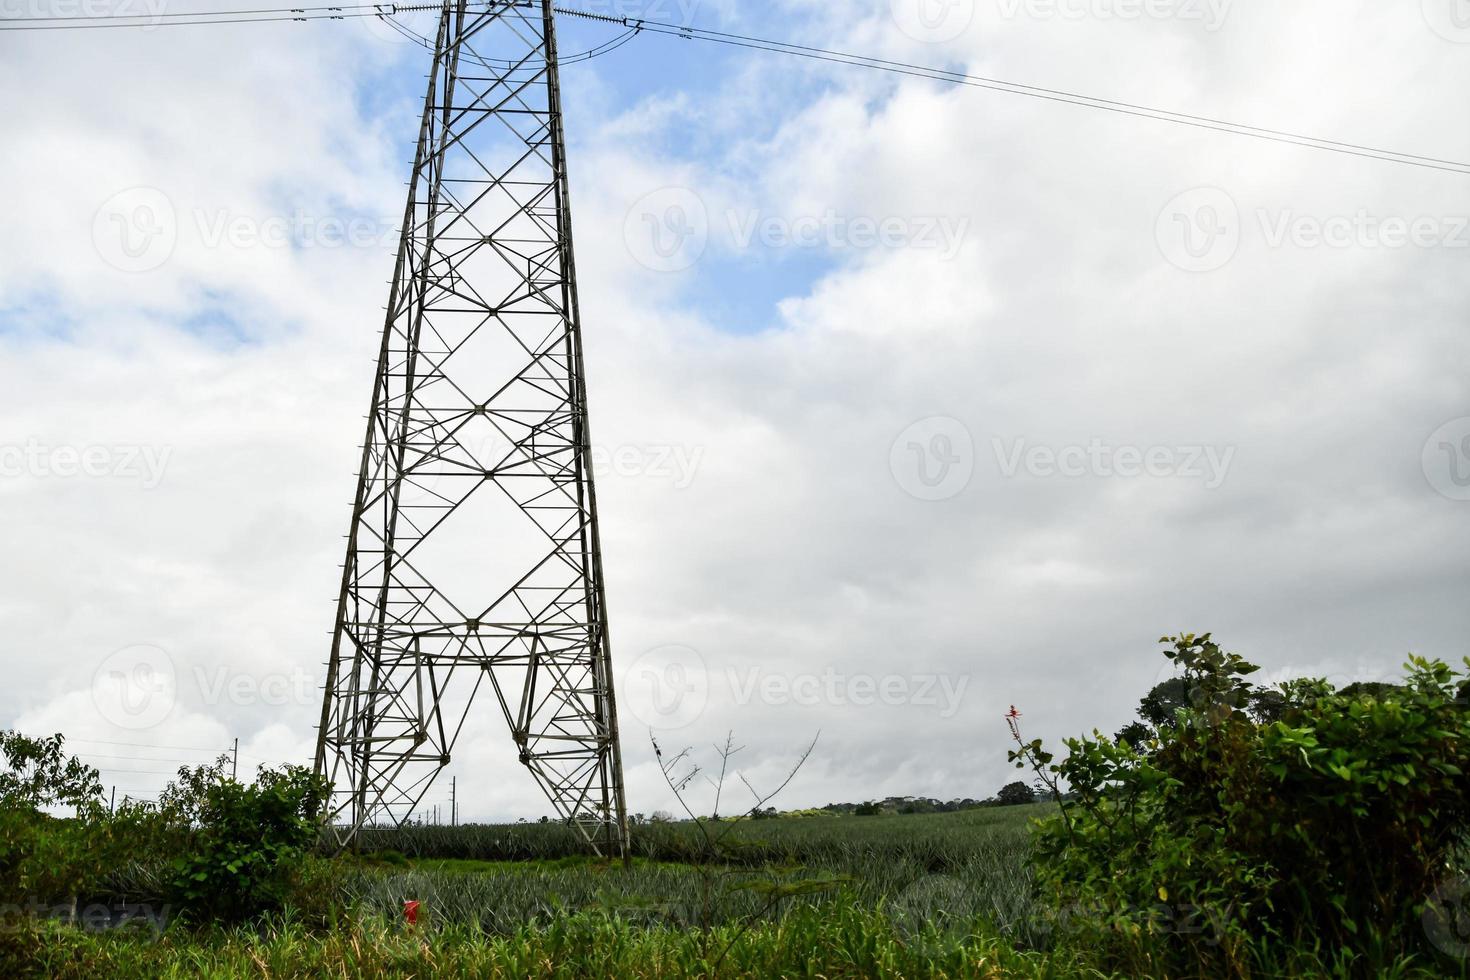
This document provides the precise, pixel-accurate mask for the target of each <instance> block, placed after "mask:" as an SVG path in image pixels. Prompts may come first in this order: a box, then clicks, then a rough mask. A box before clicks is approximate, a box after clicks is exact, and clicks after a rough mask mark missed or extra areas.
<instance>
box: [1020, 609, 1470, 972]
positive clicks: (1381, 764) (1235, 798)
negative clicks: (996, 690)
mask: <svg viewBox="0 0 1470 980" xmlns="http://www.w3.org/2000/svg"><path fill="white" fill-rule="evenodd" d="M1163 642H1165V643H1168V644H1170V648H1169V649H1168V650H1167V652H1166V654H1165V655H1166V656H1167V657H1168V658H1169V659H1170V660H1172V661H1174V663H1175V664H1176V665H1177V666H1178V667H1180V668H1181V676H1180V677H1179V678H1178V680H1179V682H1180V683H1179V684H1178V685H1177V688H1176V689H1175V690H1174V691H1173V692H1172V693H1174V694H1175V695H1176V696H1177V697H1178V698H1179V705H1180V706H1178V707H1176V709H1175V711H1174V715H1173V717H1172V718H1169V719H1164V718H1159V721H1160V722H1161V723H1160V724H1159V725H1158V728H1157V730H1156V732H1155V733H1154V737H1153V738H1152V739H1150V740H1148V741H1147V742H1144V743H1143V744H1141V745H1139V746H1137V747H1135V746H1134V745H1131V744H1129V743H1128V742H1114V741H1112V740H1110V739H1108V738H1106V737H1104V736H1101V735H1099V734H1097V733H1096V732H1094V733H1093V735H1092V736H1091V737H1084V738H1076V739H1069V740H1067V742H1066V747H1067V750H1068V755H1067V757H1066V758H1065V759H1063V760H1061V761H1060V762H1056V761H1054V758H1053V756H1052V755H1051V754H1050V753H1048V752H1046V751H1045V749H1044V748H1043V747H1042V745H1041V742H1040V740H1036V741H1032V742H1026V741H1025V740H1023V739H1021V738H1020V736H1019V730H1018V729H1013V731H1014V732H1015V734H1016V738H1017V741H1018V742H1019V743H1020V747H1019V748H1018V749H1017V750H1015V751H1013V752H1012V753H1011V758H1012V760H1013V761H1015V762H1016V764H1017V765H1018V766H1024V765H1027V764H1030V765H1032V766H1033V767H1035V768H1036V769H1037V771H1038V774H1039V775H1041V776H1042V777H1043V779H1045V780H1047V781H1049V783H1050V785H1051V786H1053V788H1055V789H1060V785H1061V784H1062V783H1065V784H1068V785H1069V786H1070V788H1071V790H1072V792H1073V793H1075V794H1076V798H1075V801H1074V802H1066V801H1063V802H1062V809H1061V811H1060V813H1059V814H1058V815H1057V816H1056V817H1055V818H1052V819H1049V820H1047V821H1045V822H1043V823H1042V824H1041V825H1040V827H1039V832H1038V835H1037V840H1036V845H1037V850H1036V862H1037V874H1038V879H1039V882H1040V884H1041V886H1042V888H1043V889H1045V890H1046V891H1047V892H1048V893H1049V895H1050V897H1051V899H1052V900H1053V901H1055V902H1057V903H1058V906H1059V907H1060V908H1063V909H1067V910H1071V912H1072V916H1071V919H1070V922H1071V923H1072V925H1073V926H1074V927H1075V928H1078V929H1080V930H1081V931H1082V932H1084V933H1087V934H1088V935H1086V936H1085V938H1086V939H1087V940H1088V941H1089V942H1092V943H1095V944H1098V945H1099V946H1101V947H1103V948H1106V949H1108V950H1110V951H1111V954H1112V955H1113V956H1114V957H1116V958H1117V959H1118V960H1120V961H1123V962H1125V963H1126V964H1127V965H1129V966H1131V967H1133V968H1134V969H1138V970H1143V969H1164V970H1166V971H1178V970H1200V969H1203V965H1204V964H1208V965H1209V966H1210V969H1211V971H1222V970H1223V971H1225V972H1229V973H1237V974H1238V973H1245V972H1248V971H1249V961H1250V959H1251V958H1252V957H1260V956H1262V955H1263V951H1268V950H1271V949H1277V950H1281V949H1285V948H1287V947H1289V946H1294V947H1297V948H1307V949H1311V948H1321V947H1325V948H1328V949H1340V950H1346V951H1349V952H1350V953H1352V954H1355V955H1357V956H1358V957H1359V960H1360V962H1359V965H1358V966H1356V967H1355V969H1363V967H1364V964H1377V963H1383V962H1387V961H1388V960H1390V959H1392V958H1394V957H1396V956H1398V955H1400V954H1401V953H1403V952H1406V951H1409V952H1412V951H1415V950H1421V951H1423V953H1424V954H1425V955H1427V956H1433V955H1434V953H1433V951H1432V949H1426V948H1425V947H1426V946H1427V943H1426V942H1425V937H1424V932H1423V929H1422V928H1421V926H1420V916H1421V914H1422V913H1423V911H1424V907H1425V902H1426V899H1427V898H1428V897H1429V896H1430V895H1431V894H1432V893H1433V892H1434V890H1435V888H1436V886H1437V885H1439V884H1441V883H1443V882H1445V881H1446V880H1448V879H1450V878H1452V877H1453V876H1454V875H1455V874H1456V873H1457V872H1461V871H1463V870H1464V869H1463V867H1461V866H1460V865H1459V861H1460V858H1459V857H1457V848H1458V847H1459V846H1460V845H1461V843H1462V841H1463V840H1464V838H1465V834H1466V828H1467V819H1470V778H1467V775H1466V773H1467V770H1470V712H1467V711H1466V709H1465V705H1464V703H1463V702H1460V701H1457V697H1458V694H1459V689H1458V687H1459V685H1460V684H1461V678H1459V677H1457V675H1456V674H1455V673H1454V671H1452V670H1451V669H1450V668H1449V667H1447V666H1446V665H1444V664H1443V663H1439V662H1430V661H1426V660H1423V659H1420V658H1411V659H1410V662H1409V664H1408V665H1407V670H1408V676H1407V677H1406V679H1405V681H1404V683H1403V684H1402V685H1397V686H1387V687H1382V688H1375V689H1361V688H1360V689H1358V690H1355V691H1352V692H1334V691H1333V690H1332V688H1331V686H1330V685H1328V684H1327V683H1326V682H1325V681H1310V682H1294V683H1292V684H1289V685H1282V686H1280V687H1278V688H1276V689H1275V691H1274V692H1271V693H1272V695H1273V696H1272V697H1263V692H1262V690H1261V689H1259V688H1255V687H1253V686H1252V685H1250V684H1249V683H1248V682H1247V681H1246V680H1245V678H1246V677H1247V676H1248V675H1249V674H1250V673H1252V672H1254V671H1255V670H1256V668H1255V667H1254V666H1253V665H1251V664H1249V663H1247V662H1245V661H1244V660H1242V659H1241V658H1240V657H1238V656H1236V655H1235V654H1230V653H1226V652H1224V651H1222V650H1221V649H1220V647H1219V646H1218V645H1217V644H1216V643H1215V642H1214V641H1213V640H1212V639H1211V637H1210V635H1209V634H1205V635H1203V636H1194V635H1192V634H1190V635H1185V636H1180V637H1166V638H1165V639H1164V641H1163ZM1466 665H1467V667H1470V660H1467V662H1466ZM1264 955H1269V954H1264ZM1161 961H1162V962H1161ZM1206 972H1209V971H1206Z"/></svg>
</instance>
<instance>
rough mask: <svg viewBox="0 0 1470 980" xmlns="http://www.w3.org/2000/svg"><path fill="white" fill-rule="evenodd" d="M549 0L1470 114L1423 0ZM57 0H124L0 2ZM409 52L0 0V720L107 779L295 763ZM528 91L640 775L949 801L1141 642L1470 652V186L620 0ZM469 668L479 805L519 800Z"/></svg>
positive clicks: (1332, 100) (1203, 109)
mask: <svg viewBox="0 0 1470 980" xmlns="http://www.w3.org/2000/svg"><path fill="white" fill-rule="evenodd" d="M207 6H209V5H208V4H204V3H197V4H195V5H194V6H193V7H190V6H189V5H187V4H183V3H174V4H173V5H172V6H169V7H167V8H166V9H169V10H175V11H177V10H188V9H204V8H205V7H207ZM230 6H232V5H231V4H227V3H224V0H220V2H219V4H217V5H216V7H217V9H224V8H228V7H230ZM233 6H247V7H248V6H258V5H256V4H249V3H246V4H235V5H233ZM582 6H583V7H585V8H587V9H597V10H616V11H617V12H618V13H619V14H636V15H638V16H646V17H649V18H654V19H661V20H666V21H676V22H679V21H687V22H691V23H694V24H696V25H698V26H701V27H707V28H712V29H715V30H724V31H732V32H742V33H748V34H756V35H761V36H766V37H776V38H782V39H789V40H793V41H797V42H800V43H804V44H811V45H820V46H824V47H831V48H838V49H843V50H850V51H858V52H863V53H866V54H872V55H876V56H879V57H884V58H889V59H893V60H898V61H906V62H913V63H920V64H926V65H928V64H932V65H939V66H949V67H962V68H963V69H964V70H967V71H970V72H973V73H976V74H981V75H987V76H992V77H998V78H1005V79H1011V80H1015V81H1020V82H1025V83H1028V84H1034V85H1040V86H1046V87H1051V88H1060V89H1068V90H1073V91H1082V92H1086V93H1088V94H1092V95H1096V96H1100V97H1103V98H1108V99H1114V100H1120V101H1128V102H1137V103H1144V104H1148V105H1154V106H1159V107H1162V108H1168V109H1174V110H1178V111H1183V112H1189V113H1193V114H1197V115H1201V116H1210V117H1219V118H1226V119H1232V120H1237V121H1241V122H1246V123H1251V124H1254V125H1257V126H1262V127H1269V128H1273V129H1280V130H1290V131H1294V132H1303V133H1309V134H1312V135H1317V136H1322V137H1326V138H1329V139H1334V140H1339V141H1343V142H1350V143H1360V144H1368V145H1373V146H1382V147H1389V148H1392V149H1396V150H1400V151H1403V152H1407V153H1413V154H1418V155H1421V156H1425V157H1434V158H1441V159H1446V160H1460V161H1464V160H1470V116H1467V114H1466V112H1465V106H1464V98H1463V96H1464V93H1465V92H1466V91H1467V90H1470V11H1467V10H1466V9H1465V6H1464V4H1463V2H1460V3H1459V5H1458V6H1456V0H1424V2H1423V3H1422V5H1421V4H1420V3H1419V2H1417V0H1416V2H1406V3H1398V4H1381V3H1371V2H1368V0H1301V2H1298V3H1294V4H1290V5H1283V4H1279V3H1268V2H1265V0H1235V2H1233V3H1232V2H1230V0H1154V2H1151V3H1148V4H1143V3H1129V2H1128V0H1056V2H1043V0H923V2H920V0H892V2H891V3H890V0H849V2H844V3H841V4H827V3H816V2H810V0H784V2H745V3H742V4H739V5H738V8H737V5H736V4H735V3H734V2H733V0H731V2H714V0H626V2H620V3H613V2H611V0H601V2H600V3H597V2H588V3H584V4H582ZM92 7H96V8H99V9H100V10H102V11H103V12H105V11H106V10H108V9H109V8H110V9H119V8H121V9H122V10H123V12H137V11H138V10H146V9H156V8H157V0H154V2H152V3H149V4H145V3H144V2H143V0H130V2H122V0H113V2H111V3H105V2H102V0H97V3H95V4H92V5H91V6H89V5H88V4H87V3H85V2H83V3H76V2H69V3H62V2H61V0H56V2H54V3H47V2H45V0H0V12H3V13H4V14H5V15H6V16H28V15H33V14H44V13H61V14H72V13H75V12H77V11H78V10H81V11H82V12H91V10H92ZM416 26H418V27H419V29H421V30H428V29H430V27H429V26H428V25H426V24H418V25H416ZM615 34H616V31H615V30H614V29H613V28H610V27H604V26H602V25H595V24H584V23H576V24H571V23H569V24H567V25H566V26H565V34H564V37H563V41H562V45H563V49H564V51H566V52H568V53H570V52H574V51H576V50H581V49H584V48H587V47H591V46H593V45H596V44H598V43H601V42H602V41H604V40H606V39H608V38H609V37H612V36H615ZM426 68H427V54H426V52H424V51H423V50H422V49H421V48H419V47H416V46H415V45H413V44H410V43H405V42H403V40H402V38H401V37H399V36H398V35H397V34H394V33H392V32H389V31H387V30H386V29H385V28H384V27H383V26H382V25H379V24H375V23H372V22H363V21H350V20H349V21H340V22H328V23H321V24H278V25H248V26H239V27H221V26H210V27H198V28H170V29H159V30H152V31H132V30H99V31H70V32H54V33H52V32H16V33H7V34H0V120H3V125H4V131H5V133H6V136H5V138H4V139H3V141H0V187H3V188H4V191H3V194H4V204H5V207H4V222H5V229H6V234H4V235H3V236H0V399H3V400H0V514H3V520H0V554H3V556H4V557H3V561H0V655H3V657H4V659H5V664H6V667H7V670H8V678H9V682H8V683H7V684H5V685H3V687H0V721H3V722H4V723H5V724H7V725H11V726H14V727H19V728H22V729H24V730H26V731H29V732H33V733H50V732H55V731H61V732H65V733H66V734H67V735H68V736H69V737H70V738H71V739H72V740H73V744H74V746H75V747H76V748H78V749H80V750H84V751H86V752H87V753H88V757H89V758H90V759H92V760H93V761H94V763H95V764H96V765H98V766H99V767H101V768H102V769H104V773H103V775H104V781H105V782H107V783H108V784H109V785H111V784H116V785H117V786H118V788H119V793H120V794H122V793H132V794H134V795H138V796H143V797H151V796H152V795H153V794H155V793H156V792H157V789H158V788H159V786H160V785H161V784H162V783H163V782H164V779H165V777H164V776H163V775H161V773H165V772H167V771H170V770H172V769H173V768H174V767H175V766H176V765H177V764H179V763H180V762H182V761H185V760H198V759H203V758H206V757H208V756H209V755H211V754H213V753H215V752H217V751H220V750H224V749H226V748H227V747H229V746H230V745H231V742H232V740H233V739H235V738H239V740H240V754H241V762H242V766H253V765H255V764H257V763H259V762H281V761H304V760H308V759H309V758H310V755H311V751H312V745H313V742H314V732H313V726H314V724H315V722H316V716H317V713H318V711H319V705H320V700H319V691H318V688H319V685H320V683H321V679H322V677H321V675H322V661H323V660H324V658H325V655H326V653H327V650H328V642H329V637H328V631H329V630H330V628H331V624H332V618H333V614H334V606H335V595H336V590H337V586H338V581H339V576H340V571H339V569H338V564H339V562H340V561H341V559H342V549H343V540H342V536H343V535H344V534H345V532H346V530H347V525H348V516H349V509H348V508H349V503H350V501H351V498H352V494H353V491H354V487H355V475H354V469H355V467H356V464H357V449H356V446H357V445H358V443H359V439H360V435H361V429H362V415H363V413H364V412H365V411H366V408H367V401H368V395H369V390H370V385H371V380H372V370H373V358H374V356H375V353H376V350H377V346H378V343H379V332H380V330H381V327H382V314H381V307H382V306H383V304H384V302H385V300H386V290H387V286H386V280H387V279H388V278H389V276H390V275H391V272H392V263H393V252H394V249H395V247H396V224H397V220H398V216H399V215H401V212H402V207H403V205H402V196H403V194H404V180H405V179H406V175H407V165H408V161H409V160H410V158H411V155H412V150H413V146H412V141H413V139H414V137H415V135H416V126H417V115H418V113H419V111H420V106H419V104H418V102H419V100H420V99H421V98H422V89H423V84H424V82H423V75H424V73H425V70H426ZM564 86H565V103H566V112H567V117H568V118H567V124H568V130H569V141H570V146H569V153H570V163H571V168H572V184H573V198H574V202H575V221H576V223H575V232H576V246H577V255H578V266H579V273H580V274H581V297H582V309H583V313H584V319H585V329H586V344H587V354H588V373H589V386H590V395H591V402H592V412H593V413H594V419H593V438H594V441H595V443H596V451H597V454H598V457H599V461H600V468H599V479H600V483H599V496H600V503H601V506H602V514H601V518H602V525H603V536H604V551H605V560H606V566H607V576H608V590H609V605H610V612H611V620H612V635H613V643H614V657H615V661H616V664H617V675H618V680H619V682H620V684H621V691H620V693H621V705H622V713H623V716H624V724H625V731H624V744H625V756H626V761H627V767H628V782H629V792H630V808H631V809H632V810H634V811H642V812H649V811H652V810H655V809H667V808H670V804H671V800H670V798H669V794H668V792H667V790H666V789H665V788H663V787H662V784H661V781H660V780H659V777H658V770H657V768H656V766H655V765H654V763H653V757H652V751H651V748H650V747H649V733H650V730H653V731H655V732H657V733H658V734H659V737H660V739H661V741H663V742H664V744H666V745H672V746H683V745H686V744H688V745H692V746H694V747H695V748H696V750H697V752H698V753H699V754H700V755H701V757H702V758H703V759H706V760H707V759H709V757H710V754H711V752H710V748H709V746H710V744H711V743H712V742H714V741H716V740H719V739H721V738H722V737H723V735H724V733H725V732H727V731H729V730H732V729H733V730H734V731H735V733H736V738H737V741H738V742H739V743H741V744H743V745H745V746H746V748H745V750H744V752H743V753H742V754H741V755H740V756H739V757H738V758H739V759H740V760H742V761H743V766H744V768H745V769H746V771H747V772H748V773H749V775H750V777H751V778H752V780H753V781H755V782H756V783H757V784H761V783H762V782H765V783H771V782H773V781H777V780H778V779H779V776H780V773H781V770H782V767H783V766H785V765H789V764H790V762H791V760H792V759H793V758H794V756H795V753H796V752H797V751H799V749H800V748H801V747H802V746H803V745H804V744H805V743H806V742H808V741H809V740H810V739H811V738H812V737H813V736H815V735H816V734H817V733H818V732H819V731H820V733H821V735H820V740H819V742H818V747H817V750H816V751H815V753H814V754H813V756H812V759H811V761H810V762H809V763H808V764H807V767H806V768H805V770H804V771H803V772H802V773H801V774H800V776H799V777H798V779H797V780H796V781H795V782H794V783H793V784H792V786H791V787H790V789H789V790H788V791H787V792H786V794H785V795H784V796H783V797H782V798H781V799H780V800H779V801H778V802H779V803H780V804H782V805H785V806H798V805H808V804H820V803H825V802H829V801H838V800H855V799H862V798H870V797H875V796H887V795H897V794H910V795H928V796H939V797H944V798H950V797H961V796H974V797H980V796H986V795H989V794H990V793H992V792H994V791H995V789H996V788H998V787H999V786H1000V785H1001V784H1002V783H1003V782H1005V781H1007V780H1008V779H1009V778H1011V772H1012V771H1011V770H1010V769H1008V767H1007V765H1006V763H1005V751H1006V747H1007V746H1006V737H1007V736H1006V729H1005V725H1004V723H1003V722H1002V719H1001V716H1002V713H1003V712H1004V711H1005V710H1006V709H1007V707H1008V706H1009V705H1011V704H1015V705H1017V706H1018V707H1019V708H1020V710H1021V711H1022V712H1023V715H1024V717H1023V725H1024V727H1025V729H1026V732H1027V734H1028V735H1035V736H1043V737H1046V738H1048V739H1051V740H1055V739H1058V738H1060V737H1063V736H1065V735H1069V734H1075V733H1078V732H1080V731H1085V730H1090V729H1092V728H1094V727H1096V728H1100V729H1102V730H1104V731H1112V730H1115V729H1116V728H1117V727H1119V726H1121V725H1122V724H1123V723H1124V722H1125V721H1127V720H1128V718H1129V717H1130V715H1131V713H1132V709H1133V707H1134V705H1135V704H1136V702H1137V699H1138V697H1139V695H1140V694H1141V693H1143V691H1144V690H1146V689H1147V688H1148V687H1149V686H1150V685H1151V684H1152V683H1154V682H1155V681H1156V680H1158V679H1160V677H1161V676H1162V675H1161V668H1162V667H1164V661H1163V660H1162V658H1161V657H1159V655H1158V653H1157V649H1158V647H1157V643H1156V641H1157V639H1158V637H1159V636H1160V635H1162V634H1164V633H1172V632H1177V631H1186V630H1188V631H1204V630H1213V631H1214V632H1215V634H1216V636H1217V637H1219V638H1220V639H1221V640H1222V641H1223V642H1225V644H1226V645H1227V646H1228V647H1229V648H1231V649H1234V650H1236V651H1237V652H1239V653H1241V654H1243V655H1244V656H1246V657H1247V658H1248V659H1251V660H1254V661H1256V662H1258V663H1260V664H1262V665H1263V666H1264V667H1265V668H1266V676H1268V677H1270V678H1272V679H1282V678H1286V677H1291V676H1300V675H1304V674H1308V675H1328V676H1331V677H1334V678H1336V679H1338V680H1339V681H1341V682H1346V681H1347V680H1351V679H1375V678H1384V677H1389V676H1391V675H1392V674H1394V673H1395V672H1396V671H1397V670H1398V665H1399V664H1401V663H1402V661H1403V659H1404V658H1405V655H1406V654H1408V653H1410V652H1415V653H1420V654H1424V655H1428V656H1437V657H1441V658H1446V659H1450V660H1452V661H1453V662H1456V663H1458V662H1459V660H1460V658H1461V657H1463V656H1465V655H1466V654H1467V653H1470V643H1467V640H1466V637H1467V635H1470V603H1467V602H1466V600H1465V596H1466V590H1467V587H1470V562H1467V560H1466V553H1467V552H1466V545H1467V544H1470V374H1467V371H1466V367H1467V364H1470V286H1467V283H1470V275H1467V273H1470V226H1467V216H1470V177H1467V176H1465V175H1464V174H1455V173H1448V172H1443V171H1437V170H1433V169H1427V168H1419V167H1410V166H1405V165H1402V164H1393V163H1384V162H1378V161H1374V160H1367V159H1362V158H1359V157H1353V156H1347V155H1339V154H1332V153H1326V152H1321V151H1317V150H1309V149H1302V148H1299V147H1293V146H1285V145H1280V144H1277V143H1268V142H1262V141H1257V140H1251V139H1245V138H1241V137H1237V136H1230V135H1224V134H1220V133H1214V132H1208V131H1204V130H1200V129H1192V128H1186V127H1180V126H1171V125H1165V124H1162V123H1159V122H1155V121H1148V120H1142V119H1136V118H1130V117H1127V116H1122V115H1118V114H1114V113H1107V112H1098V111H1094V110H1087V109H1081V108H1076V107H1073V106H1066V105H1058V104H1055V103H1050V102H1043V101H1037V100H1031V99H1024V98H1018V97H1015V96H1011V95H1002V94H998V93H994V92H989V91H984V90H980V89H975V88H956V87H948V86H944V85H942V84H938V83H935V82H932V81H927V80H921V79H912V78H898V77H894V76H890V75H883V74H876V73H870V72H864V71H859V70H856V69H850V68H841V67H836V66H824V65H817V64H813V63H811V62H804V61H800V60H796V59H790V58H784V57H780V56H776V55H768V54H759V53H754V52H748V51H742V50H738V49H733V48H722V47H718V46H714V45H707V44H703V43H701V42H692V41H681V40H677V39H671V38H663V37H657V36H648V35H645V36H641V37H639V38H637V39H635V40H634V41H632V42H631V43H629V44H628V45H626V46H624V47H623V48H621V49H619V50H618V51H617V52H615V53H613V54H609V55H607V56H605V57H602V58H598V59H595V60H592V61H589V62H585V63H579V64H575V65H569V66H568V67H567V68H566V69H565V71H564ZM145 233H146V234H145ZM140 664H142V665H146V666H151V667H155V668H158V669H160V670H161V671H163V680H162V681H160V682H159V686H158V693H157V695H156V696H155V697H153V698H152V699H151V700H150V701H148V703H146V704H142V705H140V704H138V703H134V704H131V705H129V706H126V707H128V708H129V709H130V710H122V707H123V706H120V705H119V703H118V700H117V697H116V693H117V692H116V689H115V687H114V686H111V685H112V681H114V680H115V679H116V677H117V676H118V675H119V674H122V675H124V676H132V674H131V673H130V672H132V671H134V670H136V669H137V668H138V666H139V665H140ZM671 692H672V693H671ZM486 708H487V712H486V715H485V717H484V719H483V721H482V722H480V723H477V724H476V725H475V726H473V727H472V728H471V730H470V731H469V732H468V734H467V738H468V741H467V742H465V743H462V745H461V750H460V751H459V752H458V753H457V754H456V757H455V762H454V764H453V767H452V773H453V774H454V775H455V776H456V777H457V778H458V785H459V792H460V798H461V804H462V810H461V812H462V815H463V816H464V817H466V818H476V817H479V818H492V817H496V818H498V817H518V816H527V817H534V816H537V815H539V814H541V813H543V812H545V811H546V806H545V804H544V803H543V802H542V801H541V800H540V799H539V797H538V796H537V791H536V789H535V787H534V786H533V784H532V783H531V781H530V780H529V778H528V777H527V776H526V775H525V774H524V773H523V772H522V771H521V770H520V769H519V767H518V766H517V764H516V762H515V756H514V752H513V748H512V746H511V744H510V742H509V740H508V738H506V736H505V733H504V732H502V731H500V729H499V728H498V727H497V726H496V724H495V721H496V719H495V718H494V717H493V716H491V715H490V714H489V710H488V709H490V705H489V704H488V703H487V704H486ZM447 795H448V790H447V786H446V787H442V792H441V790H440V789H439V788H436V790H435V791H434V792H433V793H431V799H432V800H437V799H440V798H445V799H447Z"/></svg>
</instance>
